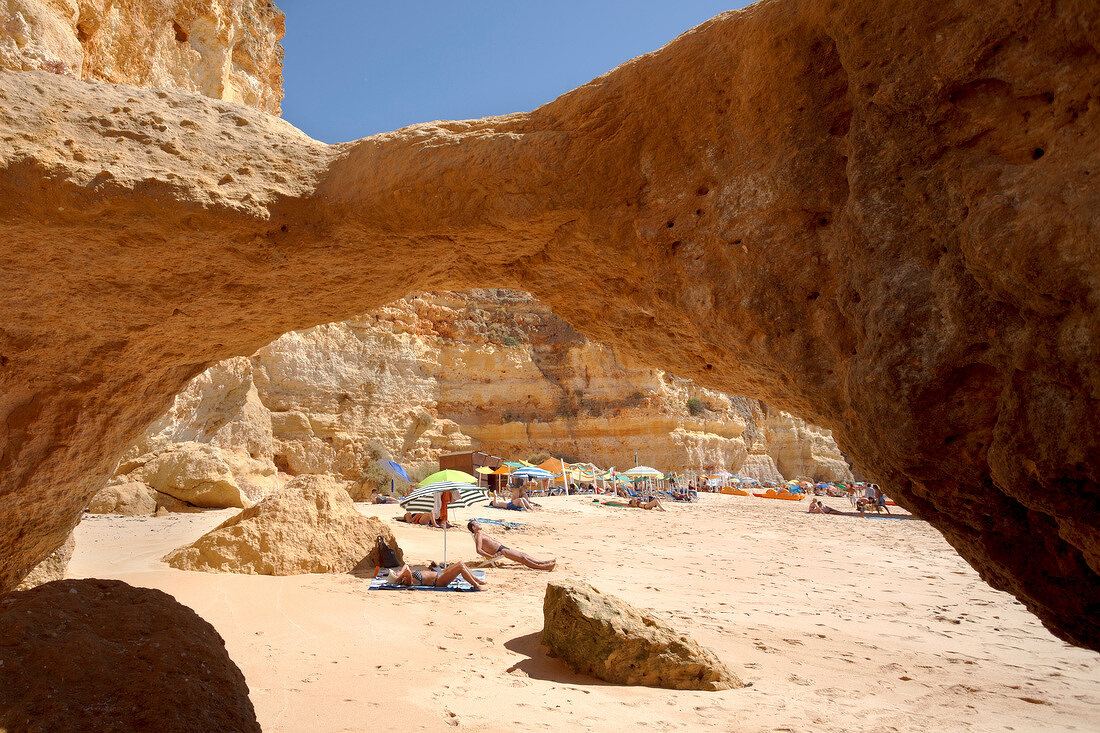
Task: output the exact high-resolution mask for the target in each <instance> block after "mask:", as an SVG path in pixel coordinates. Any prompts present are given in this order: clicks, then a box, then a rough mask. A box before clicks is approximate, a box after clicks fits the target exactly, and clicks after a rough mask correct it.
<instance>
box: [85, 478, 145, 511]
mask: <svg viewBox="0 0 1100 733" xmlns="http://www.w3.org/2000/svg"><path fill="white" fill-rule="evenodd" d="M156 493H157V492H155V491H153V489H152V487H150V486H149V485H148V484H144V483H142V482H141V481H123V482H121V483H117V484H111V485H109V486H104V487H103V488H102V489H100V490H99V491H97V492H96V495H95V496H93V497H92V500H91V501H90V502H88V512H89V513H91V514H122V515H125V516H128V517H138V516H147V515H150V514H152V513H153V512H155V511H156V510H157V500H156Z"/></svg>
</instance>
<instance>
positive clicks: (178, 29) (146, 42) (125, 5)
mask: <svg viewBox="0 0 1100 733" xmlns="http://www.w3.org/2000/svg"><path fill="white" fill-rule="evenodd" d="M283 20H284V18H283V14H282V12H281V11H279V9H278V8H276V7H275V6H274V5H273V4H272V3H270V2H266V1H265V0H158V2H154V3H150V2H143V1H142V0H80V2H77V1H76V0H3V1H2V2H0V69H12V70H15V71H29V70H34V69H43V70H46V71H52V72H54V73H59V74H66V75H69V76H75V77H77V78H81V79H96V80H99V81H109V82H114V83H116V84H132V85H134V86H143V87H170V88H174V89H182V90H186V91H193V92H198V93H200V94H205V95H206V96H208V97H215V98H217V99H224V100H226V101H230V102H237V103H239V104H245V105H248V106H250V107H256V108H258V109H262V110H264V111H266V112H270V113H272V114H279V109H280V103H281V101H282V98H283V91H282V61H283V49H282V46H281V45H280V40H281V39H282V37H283V33H284V30H285V29H284V25H283Z"/></svg>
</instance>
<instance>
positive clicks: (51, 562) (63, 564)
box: [15, 532, 76, 590]
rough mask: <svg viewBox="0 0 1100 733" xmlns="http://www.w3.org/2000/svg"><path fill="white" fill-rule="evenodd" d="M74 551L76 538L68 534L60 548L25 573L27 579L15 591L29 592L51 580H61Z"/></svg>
mask: <svg viewBox="0 0 1100 733" xmlns="http://www.w3.org/2000/svg"><path fill="white" fill-rule="evenodd" d="M75 549H76V537H74V536H73V534H72V533H71V532H70V533H69V536H68V537H66V538H65V541H64V542H63V543H61V547H58V548H57V549H56V550H54V551H53V552H51V553H50V554H49V555H48V556H47V557H46V559H45V560H43V561H42V562H40V563H38V564H37V565H35V566H34V569H33V570H31V571H30V572H29V573H27V577H25V578H23V580H22V582H20V583H19V585H17V586H16V587H15V589H16V590H30V589H31V588H34V587H36V586H39V585H42V584H43V583H49V582H50V581H53V580H62V579H63V578H64V577H65V571H66V570H68V568H69V561H70V560H72V559H73V551H74V550H75Z"/></svg>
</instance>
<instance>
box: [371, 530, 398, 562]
mask: <svg viewBox="0 0 1100 733" xmlns="http://www.w3.org/2000/svg"><path fill="white" fill-rule="evenodd" d="M375 545H376V546H377V547H378V562H379V563H380V564H381V565H382V567H384V568H396V567H398V566H399V565H400V564H401V562H400V561H399V560H398V559H397V553H396V552H394V551H393V550H392V549H390V546H389V545H387V544H386V541H385V540H384V539H382V535H378V539H377V540H375Z"/></svg>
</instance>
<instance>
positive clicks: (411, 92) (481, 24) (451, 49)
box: [276, 0, 748, 143]
mask: <svg viewBox="0 0 1100 733" xmlns="http://www.w3.org/2000/svg"><path fill="white" fill-rule="evenodd" d="M276 4H277V5H278V6H279V8H281V9H282V10H283V11H284V12H285V13H286V37H285V38H284V39H283V46H284V48H285V49H286V60H285V64H284V68H283V79H284V89H285V91H286V97H285V98H284V100H283V117H284V118H286V119H287V120H288V121H289V122H291V123H292V124H294V125H295V126H297V127H299V128H301V129H302V130H304V131H305V132H306V133H308V134H309V135H311V136H313V137H315V138H317V139H319V140H323V141H324V142H328V143H334V142H342V141H345V140H355V139H357V138H360V137H365V136H367V135H371V134H374V133H376V132H385V131H387V130H394V129H397V128H398V127H403V126H405V125H409V124H412V123H414V122H427V121H430V120H439V119H452V120H454V119H468V118H472V117H485V116H486V115H495V114H505V113H508V112H524V111H527V110H531V109H534V108H535V107H538V106H539V105H541V104H544V103H546V102H549V101H550V100H551V99H554V98H555V97H557V96H558V95H560V94H562V93H564V92H567V91H569V90H570V89H573V88H574V87H577V86H579V85H581V84H584V83H585V82H587V81H589V80H591V79H593V78H595V77H597V76H599V75H600V74H602V73H604V72H605V71H608V70H610V69H612V68H614V67H615V66H617V65H619V64H620V63H622V62H623V61H626V60H627V59H630V58H633V57H635V56H637V55H639V54H642V53H646V52H648V51H653V50H655V49H657V48H659V47H660V46H662V45H664V44H665V43H667V42H668V41H670V40H672V39H673V38H675V37H676V36H677V35H679V34H680V33H682V32H683V31H685V30H687V29H688V28H691V27H693V26H696V25H698V24H699V23H701V22H703V21H704V20H707V19H708V18H710V17H713V16H715V15H717V14H718V13H720V12H722V11H724V10H731V9H733V8H737V7H743V6H744V5H747V4H748V3H747V2H741V1H739V0H732V1H729V0H728V1H727V2H713V1H710V0H663V1H658V0H589V1H588V2H584V1H582V0H541V1H540V0H511V1H506V0H458V1H457V2H456V1H455V0H452V1H451V2H435V1H434V0H431V1H428V0H424V1H421V2H417V3H404V2H394V1H393V0H390V1H389V2H382V1H381V0H276Z"/></svg>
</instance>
